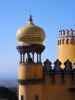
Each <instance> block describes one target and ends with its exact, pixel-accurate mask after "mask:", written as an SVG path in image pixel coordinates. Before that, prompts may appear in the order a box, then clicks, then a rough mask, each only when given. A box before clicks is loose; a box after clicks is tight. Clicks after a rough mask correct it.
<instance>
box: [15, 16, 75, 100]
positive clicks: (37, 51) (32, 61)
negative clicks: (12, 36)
mask: <svg viewBox="0 0 75 100" xmlns="http://www.w3.org/2000/svg"><path fill="white" fill-rule="evenodd" d="M71 31H72V32H71ZM61 33H62V32H61ZM69 33H70V34H69V35H68V33H66V32H65V31H64V33H62V34H61V36H60V38H59V40H58V47H59V57H58V58H59V59H57V60H56V61H55V62H54V67H53V68H52V62H51V61H49V59H46V60H45V61H44V63H43V62H42V59H41V56H42V53H43V51H44V49H45V46H44V40H45V32H44V30H43V29H42V28H41V27H39V26H37V25H36V24H35V23H34V22H33V19H32V16H30V18H29V20H28V23H27V24H26V25H25V26H23V27H21V28H20V29H19V30H18V31H17V33H16V39H17V46H16V48H17V50H18V52H19V54H20V61H19V69H18V99H19V100H60V99H61V100H74V98H75V96H74V93H75V74H74V72H75V69H73V68H72V62H71V61H73V62H74V59H75V58H74V55H75V54H74V50H75V45H74V41H73V39H74V35H73V30H70V31H69ZM71 49H72V50H71ZM62 63H63V64H64V67H63V68H61V65H62Z"/></svg>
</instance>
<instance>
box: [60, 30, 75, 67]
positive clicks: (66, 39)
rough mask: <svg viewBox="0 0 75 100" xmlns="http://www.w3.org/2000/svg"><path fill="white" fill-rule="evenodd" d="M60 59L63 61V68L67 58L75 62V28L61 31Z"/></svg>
mask: <svg viewBox="0 0 75 100" xmlns="http://www.w3.org/2000/svg"><path fill="white" fill-rule="evenodd" d="M58 59H59V60H60V61H61V62H62V66H61V68H64V62H65V61H66V60H67V59H68V60H70V61H71V62H72V63H74V62H75V30H73V29H70V30H68V29H66V30H60V31H59V37H58Z"/></svg>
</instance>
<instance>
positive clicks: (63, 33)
mask: <svg viewBox="0 0 75 100" xmlns="http://www.w3.org/2000/svg"><path fill="white" fill-rule="evenodd" d="M63 44H72V45H75V30H73V29H70V30H68V29H66V30H59V36H58V45H63Z"/></svg>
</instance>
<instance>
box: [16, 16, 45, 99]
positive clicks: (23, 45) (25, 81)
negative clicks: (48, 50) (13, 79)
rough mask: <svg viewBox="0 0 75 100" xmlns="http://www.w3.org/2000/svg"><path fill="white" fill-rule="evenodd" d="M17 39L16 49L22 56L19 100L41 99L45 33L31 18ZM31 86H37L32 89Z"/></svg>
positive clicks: (18, 33)
mask: <svg viewBox="0 0 75 100" xmlns="http://www.w3.org/2000/svg"><path fill="white" fill-rule="evenodd" d="M16 38H17V46H16V48H17V50H18V52H19V54H20V62H19V71H18V84H19V100H31V98H32V99H33V100H34V98H40V99H41V95H40V94H41V93H42V92H41V86H40V84H39V82H42V79H43V71H42V61H41V54H42V52H43V50H44V49H45V46H44V45H43V42H44V39H45V33H44V31H43V29H42V28H40V27H39V26H37V25H35V24H34V23H33V20H32V16H30V18H29V20H28V23H27V24H26V25H25V26H23V27H21V28H20V29H19V30H18V31H17V33H16ZM31 84H32V85H33V84H35V86H33V87H32V85H31ZM36 84H38V86H36ZM35 90H36V91H35Z"/></svg>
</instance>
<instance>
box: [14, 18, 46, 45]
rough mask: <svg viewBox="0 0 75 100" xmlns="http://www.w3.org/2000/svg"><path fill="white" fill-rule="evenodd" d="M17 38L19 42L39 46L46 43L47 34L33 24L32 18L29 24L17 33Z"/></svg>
mask: <svg viewBox="0 0 75 100" xmlns="http://www.w3.org/2000/svg"><path fill="white" fill-rule="evenodd" d="M16 38H17V41H18V42H24V43H27V44H28V43H29V44H36V43H37V44H39V43H42V42H43V41H44V39H45V33H44V31H43V29H42V28H40V27H39V26H36V25H35V24H34V23H33V21H32V18H31V17H30V20H29V22H28V24H27V25H26V26H23V27H22V28H20V29H19V30H18V31H17V34H16Z"/></svg>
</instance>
